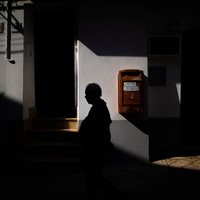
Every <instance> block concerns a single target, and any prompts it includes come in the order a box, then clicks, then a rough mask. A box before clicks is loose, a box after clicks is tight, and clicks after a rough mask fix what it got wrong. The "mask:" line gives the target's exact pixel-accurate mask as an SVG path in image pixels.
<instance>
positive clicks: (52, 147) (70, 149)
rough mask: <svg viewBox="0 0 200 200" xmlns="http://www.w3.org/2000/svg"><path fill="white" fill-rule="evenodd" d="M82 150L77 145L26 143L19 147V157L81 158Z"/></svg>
mask: <svg viewBox="0 0 200 200" xmlns="http://www.w3.org/2000/svg"><path fill="white" fill-rule="evenodd" d="M80 151H81V148H80V145H78V144H75V143H70V144H69V143H60V142H59V143H57V142H48V143H45V142H42V143H38V142H26V143H22V144H20V145H19V146H18V150H17V155H20V156H36V157H45V156H46V157H50V156H52V157H79V156H80V153H81V152H80Z"/></svg>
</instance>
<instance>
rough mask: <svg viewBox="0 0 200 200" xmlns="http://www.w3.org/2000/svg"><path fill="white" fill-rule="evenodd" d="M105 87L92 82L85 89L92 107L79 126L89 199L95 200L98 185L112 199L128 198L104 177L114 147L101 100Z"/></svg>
mask: <svg viewBox="0 0 200 200" xmlns="http://www.w3.org/2000/svg"><path fill="white" fill-rule="evenodd" d="M101 95H102V90H101V87H100V86H99V85H98V84H96V83H90V84H88V85H87V87H86V90H85V98H86V100H87V102H88V103H89V104H92V107H91V109H90V111H89V113H88V116H87V117H86V118H85V119H84V120H83V122H82V123H81V127H80V130H79V132H80V143H81V145H82V147H83V152H84V163H85V165H84V175H85V184H86V188H87V192H88V196H87V198H86V199H88V200H94V199H95V193H96V188H99V189H100V190H101V191H102V192H104V193H105V194H106V195H107V196H109V197H110V198H111V199H123V200H124V199H126V196H127V194H126V193H125V192H123V191H121V190H119V189H118V188H117V187H115V186H114V185H113V184H112V183H111V182H109V181H108V180H106V179H105V178H104V177H103V176H102V165H103V162H104V159H105V157H106V155H107V154H108V152H109V150H110V148H111V146H112V145H111V144H112V143H111V142H110V139H111V134H110V124H111V123H112V120H111V118H110V113H109V110H108V108H107V106H106V102H105V101H104V100H102V99H101Z"/></svg>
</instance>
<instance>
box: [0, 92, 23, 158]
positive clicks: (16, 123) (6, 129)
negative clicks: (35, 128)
mask: <svg viewBox="0 0 200 200" xmlns="http://www.w3.org/2000/svg"><path fill="white" fill-rule="evenodd" d="M23 138H24V122H23V106H22V104H20V103H18V102H16V101H14V100H12V99H10V98H7V97H5V96H4V97H3V98H2V99H1V101H0V149H1V150H2V148H3V149H4V150H5V151H6V154H7V156H11V155H12V153H14V151H15V150H16V146H17V145H18V144H19V143H20V142H22V141H23ZM1 152H3V150H2V151H1Z"/></svg>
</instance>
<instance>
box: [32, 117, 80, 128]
mask: <svg viewBox="0 0 200 200" xmlns="http://www.w3.org/2000/svg"><path fill="white" fill-rule="evenodd" d="M32 122H33V128H34V129H78V122H77V118H34V119H33V120H32Z"/></svg>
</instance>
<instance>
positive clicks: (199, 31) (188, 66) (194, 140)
mask: <svg viewBox="0 0 200 200" xmlns="http://www.w3.org/2000/svg"><path fill="white" fill-rule="evenodd" d="M199 57H200V27H197V28H193V29H190V30H187V31H185V32H184V33H183V34H182V69H181V88H182V90H181V145H182V146H187V147H199V146H200V131H199V120H198V115H199V111H200V107H199V105H198V102H199V100H198V99H199V97H198V96H199V68H200V60H199Z"/></svg>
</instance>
